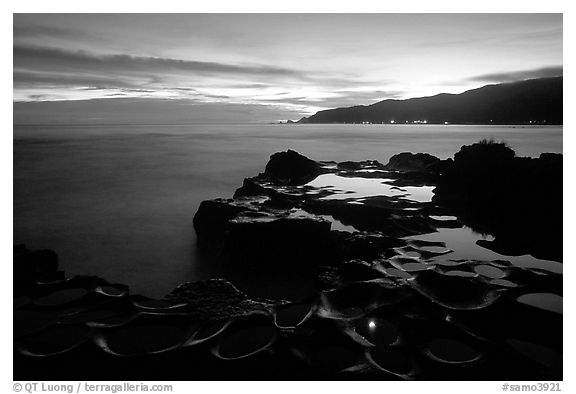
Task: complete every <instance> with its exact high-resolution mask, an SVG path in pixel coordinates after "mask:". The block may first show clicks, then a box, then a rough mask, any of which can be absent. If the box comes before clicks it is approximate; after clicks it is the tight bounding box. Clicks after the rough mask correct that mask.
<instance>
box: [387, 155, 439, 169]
mask: <svg viewBox="0 0 576 394" xmlns="http://www.w3.org/2000/svg"><path fill="white" fill-rule="evenodd" d="M439 162H440V159H439V158H437V157H436V156H432V155H430V154H428V153H410V152H403V153H399V154H397V155H394V156H392V157H391V158H390V161H389V162H388V164H386V166H385V169H387V170H396V171H405V172H411V171H415V172H428V171H432V169H433V168H434V165H436V164H438V163H439Z"/></svg>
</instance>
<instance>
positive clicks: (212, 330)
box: [194, 320, 228, 341]
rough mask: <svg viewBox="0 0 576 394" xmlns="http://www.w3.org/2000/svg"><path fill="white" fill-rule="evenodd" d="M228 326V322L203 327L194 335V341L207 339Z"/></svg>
mask: <svg viewBox="0 0 576 394" xmlns="http://www.w3.org/2000/svg"><path fill="white" fill-rule="evenodd" d="M227 325H228V321H225V320H224V321H217V322H212V323H208V324H205V325H203V326H202V327H200V329H199V330H198V331H196V334H195V335H194V340H197V341H201V340H204V339H208V338H210V337H212V336H214V335H216V334H218V333H220V332H222V330H224V329H225V328H226V326H227Z"/></svg>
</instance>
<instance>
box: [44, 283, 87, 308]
mask: <svg viewBox="0 0 576 394" xmlns="http://www.w3.org/2000/svg"><path fill="white" fill-rule="evenodd" d="M86 294H88V290H86V289H83V288H80V287H77V288H71V289H63V290H58V291H55V292H54V293H51V294H48V295H46V296H44V297H40V298H37V299H36V300H35V301H34V303H35V304H36V305H40V306H59V305H65V304H69V303H71V302H74V301H78V300H79V299H80V298H82V297H84V296H85V295H86Z"/></svg>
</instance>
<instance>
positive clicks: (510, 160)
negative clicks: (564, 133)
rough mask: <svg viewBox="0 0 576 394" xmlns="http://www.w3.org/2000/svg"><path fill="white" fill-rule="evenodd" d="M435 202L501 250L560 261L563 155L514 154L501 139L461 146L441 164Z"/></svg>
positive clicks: (492, 246)
mask: <svg viewBox="0 0 576 394" xmlns="http://www.w3.org/2000/svg"><path fill="white" fill-rule="evenodd" d="M441 167H442V168H441V170H440V171H441V176H440V178H439V181H438V186H437V188H436V190H435V197H434V201H436V202H437V203H439V204H442V205H444V206H446V207H449V208H450V209H454V210H456V211H457V212H458V213H459V214H458V216H459V218H460V219H461V220H462V221H464V222H465V223H466V224H467V225H469V226H471V227H472V228H474V229H475V230H477V231H478V232H481V233H488V234H492V235H494V236H495V237H496V241H494V242H493V243H492V244H491V243H490V241H486V242H484V244H483V245H482V246H485V247H489V248H490V249H493V250H497V251H501V252H502V253H504V254H511V255H521V254H526V253H529V254H532V255H534V256H536V257H539V258H542V259H549V260H555V261H561V260H562V155H561V154H543V155H541V156H540V157H539V158H537V159H533V158H527V157H516V156H515V153H514V151H513V150H512V149H510V148H509V147H507V146H506V145H505V144H503V143H496V142H493V141H482V142H480V143H477V144H473V145H470V146H463V147H462V148H461V149H460V151H459V152H458V153H456V154H455V155H454V160H453V161H446V162H444V163H443V165H442V166H441Z"/></svg>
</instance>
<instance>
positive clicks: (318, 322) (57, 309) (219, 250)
mask: <svg viewBox="0 0 576 394" xmlns="http://www.w3.org/2000/svg"><path fill="white" fill-rule="evenodd" d="M339 185H340V186H339ZM561 203H562V155H555V154H543V155H541V156H540V158H538V159H529V158H518V157H515V154H514V152H513V151H512V150H511V149H509V148H508V147H506V146H505V145H504V144H496V143H493V142H489V141H484V142H482V143H478V144H474V145H472V146H465V147H462V149H461V150H460V152H458V153H457V154H456V155H455V156H454V159H448V160H440V159H438V158H436V157H434V156H431V155H428V154H411V153H402V154H398V155H396V156H394V157H392V158H391V159H390V162H389V163H388V164H386V165H384V164H381V163H379V162H377V161H371V160H368V161H362V162H341V163H337V162H316V161H314V160H311V159H309V158H307V157H305V156H302V155H300V154H298V153H297V152H294V151H290V150H289V151H287V152H279V153H275V154H274V155H272V156H271V158H270V161H269V162H268V164H267V165H266V168H265V170H264V172H263V173H261V174H259V175H258V176H256V177H253V178H248V179H245V180H244V182H243V184H242V186H241V187H240V188H239V189H238V190H236V192H235V194H234V197H233V198H231V199H215V200H209V201H204V202H203V203H202V204H201V205H200V207H199V209H198V212H197V213H196V215H195V216H194V220H193V223H194V228H195V230H196V232H197V236H198V241H199V247H200V248H202V249H205V250H209V251H211V252H212V253H213V254H214V255H215V256H217V259H218V260H219V261H220V262H222V264H225V265H226V267H227V269H228V270H229V272H230V277H229V278H228V279H229V280H230V281H229V280H226V279H212V280H208V281H201V282H194V283H184V284H182V285H180V286H179V287H177V288H176V289H174V291H172V292H171V293H170V294H168V295H167V296H166V297H165V298H164V299H161V300H153V299H149V298H146V297H142V296H138V295H133V294H130V292H129V289H128V288H127V287H126V286H123V285H120V284H114V283H109V282H107V281H105V280H104V279H101V278H96V277H74V278H67V277H66V276H65V274H64V273H63V272H61V271H59V270H58V261H57V255H56V254H55V253H54V252H52V251H46V250H28V249H26V248H25V247H24V246H16V247H15V249H14V379H16V380H51V379H58V380H67V379H75V380H115V379H122V380H130V379H132V380H277V379H280V380H308V379H314V380H323V379H352V380H353V379H360V380H391V379H392V380H397V379H405V380H414V379H418V380H561V379H562V335H561V334H562V275H561V274H559V273H558V272H551V271H549V270H546V269H541V268H527V267H523V266H518V265H516V264H513V263H512V262H510V261H508V260H506V258H505V257H503V258H501V259H497V260H489V261H480V260H474V259H455V258H451V253H452V252H453V251H452V250H450V249H448V248H447V247H446V244H445V243H444V242H438V241H430V240H426V234H430V233H433V232H436V231H438V230H441V229H460V228H462V226H463V225H466V226H468V227H471V228H473V229H477V230H478V231H479V232H482V233H487V234H491V235H493V236H494V237H495V238H494V239H493V240H491V241H485V242H484V243H483V244H482V245H481V246H483V247H486V248H489V249H491V250H494V251H496V252H498V253H500V254H502V255H514V256H522V255H525V254H531V255H533V256H535V257H538V258H542V259H549V260H553V261H558V262H559V261H561V260H562V204H561ZM420 236H421V238H420ZM478 244H481V242H480V241H479V242H478Z"/></svg>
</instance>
